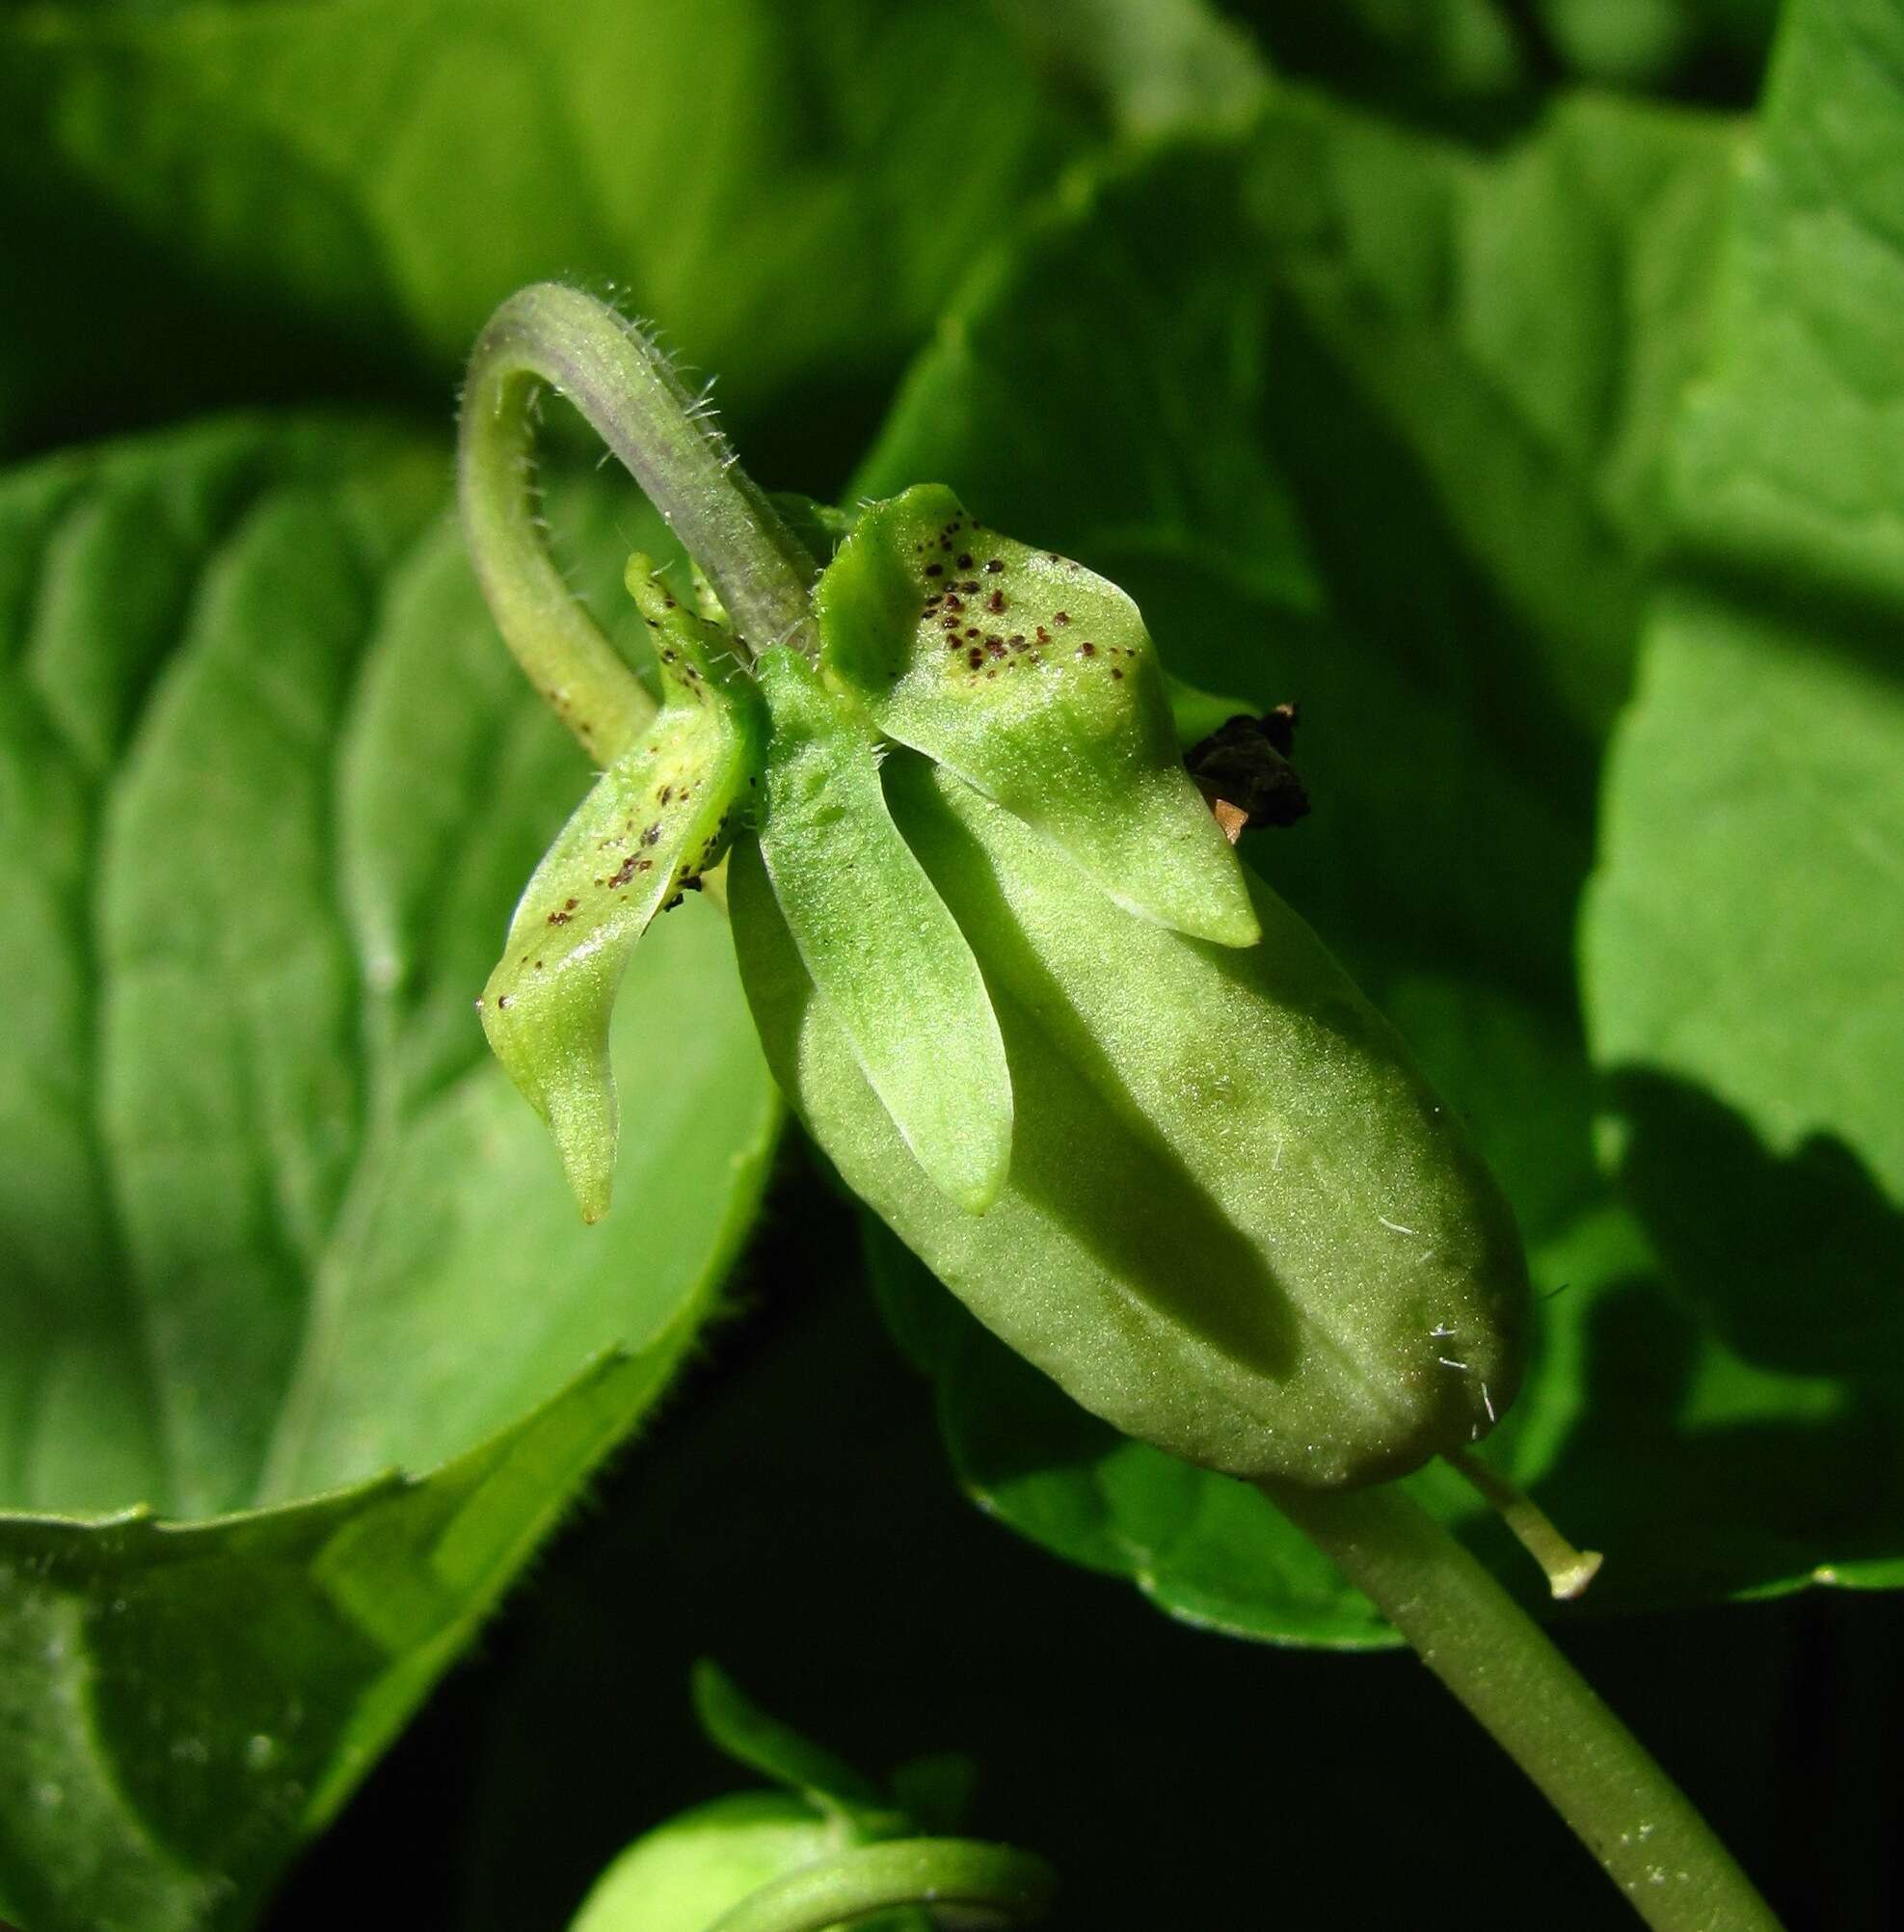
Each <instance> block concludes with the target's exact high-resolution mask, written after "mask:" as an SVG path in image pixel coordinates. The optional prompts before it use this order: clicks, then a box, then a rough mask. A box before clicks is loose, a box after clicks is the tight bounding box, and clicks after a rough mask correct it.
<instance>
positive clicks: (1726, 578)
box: [1674, 530, 1904, 684]
mask: <svg viewBox="0 0 1904 1932" xmlns="http://www.w3.org/2000/svg"><path fill="white" fill-rule="evenodd" d="M1784 536H1785V533H1784V532H1783V531H1770V530H1766V531H1756V532H1754V538H1755V548H1753V549H1752V550H1736V549H1726V550H1720V549H1718V548H1716V547H1715V548H1705V549H1702V550H1688V551H1683V552H1681V553H1680V554H1678V555H1677V556H1676V557H1675V558H1674V576H1675V582H1676V584H1677V585H1679V586H1683V589H1682V591H1681V594H1682V595H1691V596H1692V597H1694V598H1697V599H1698V600H1699V601H1700V602H1701V603H1702V604H1706V605H1709V606H1711V607H1713V608H1716V609H1718V610H1720V611H1722V612H1726V613H1731V612H1733V611H1737V610H1740V609H1743V611H1744V612H1745V614H1746V617H1747V620H1748V621H1749V622H1750V623H1751V624H1752V625H1753V626H1754V627H1755V628H1757V629H1758V630H1773V631H1779V632H1781V633H1783V637H1784V638H1786V639H1788V640H1790V642H1791V643H1792V645H1793V647H1794V648H1797V649H1802V650H1805V651H1808V652H1809V651H1817V652H1824V653H1830V654H1832V655H1835V656H1837V657H1843V658H1844V659H1846V660H1847V661H1848V662H1849V663H1852V664H1855V665H1856V666H1857V667H1858V668H1859V669H1860V670H1862V671H1864V672H1867V673H1869V674H1870V675H1871V676H1872V677H1877V678H1883V679H1885V680H1887V681H1888V682H1890V683H1891V684H1897V683H1899V682H1904V650H1900V649H1899V648H1898V641H1897V639H1898V604H1897V599H1896V597H1895V595H1894V594H1892V593H1891V592H1890V591H1888V590H1885V589H1881V588H1879V587H1877V586H1875V585H1864V584H1860V583H1858V582H1856V581H1854V580H1853V579H1852V578H1851V577H1848V576H1846V575H1845V574H1843V573H1841V572H1840V573H1838V574H1837V575H1832V574H1828V573H1826V572H1823V571H1821V570H1820V569H1819V568H1818V564H1817V561H1816V559H1815V558H1811V557H1807V556H1805V555H1803V554H1792V553H1789V552H1787V553H1784V554H1782V553H1781V550H1780V544H1781V542H1782V541H1783V539H1784ZM1732 621H1733V622H1734V623H1736V622H1737V621H1738V620H1737V619H1736V618H1733V619H1732Z"/></svg>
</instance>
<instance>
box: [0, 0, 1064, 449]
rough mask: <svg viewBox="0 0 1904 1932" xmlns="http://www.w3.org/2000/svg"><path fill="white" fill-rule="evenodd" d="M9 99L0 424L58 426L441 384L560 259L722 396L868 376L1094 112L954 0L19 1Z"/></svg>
mask: <svg viewBox="0 0 1904 1932" xmlns="http://www.w3.org/2000/svg"><path fill="white" fill-rule="evenodd" d="M927 73H929V74H930V76H931V81H930V85H929V86H928V85H923V84H922V82H921V76H922V75H923V74H927ZM0 122H4V124H5V125H6V126H7V128H8V141H7V144H6V147H5V148H4V150H0V184H3V185H4V193H0V206H4V207H5V209H6V210H7V213H6V216H5V218H4V224H5V225H4V228H0V246H4V252H5V254H6V255H7V256H8V258H10V259H16V260H31V261H33V262H34V263H35V264H36V272H35V274H34V275H33V276H32V277H31V278H28V279H27V280H26V281H25V282H23V283H22V285H21V287H20V289H19V290H18V291H17V294H18V299H17V300H15V301H13V302H10V303H9V304H8V305H7V311H6V315H5V318H4V322H0V369H4V370H5V372H6V376H7V381H6V383H5V385H4V393H3V394H0V412H4V413H5V415H4V416H0V421H4V420H6V419H7V418H11V419H12V422H13V425H15V426H16V427H17V429H18V430H19V431H21V432H23V433H26V434H37V435H39V436H42V437H43V436H45V435H47V434H48V433H49V432H60V431H64V428H65V421H66V417H67V415H68V414H69V413H71V412H74V411H77V412H79V413H80V414H81V415H82V416H83V419H84V420H86V421H87V422H90V423H101V424H106V425H112V424H117V423H119V422H122V421H124V420H127V419H131V420H141V421H143V420H147V419H149V418H150V417H151V416H153V414H154V413H155V412H156V411H158V410H165V411H168V412H175V411H177V410H179V409H180V407H181V404H189V403H191V402H203V403H217V402H222V401H227V400H231V399H247V400H249V399H252V398H255V397H268V398H279V397H282V396H285V395H301V396H307V397H308V396H309V395H311V394H312V393H313V392H317V393H335V392H337V391H338V390H340V389H341V390H344V391H347V392H355V393H363V392H364V391H366V390H369V389H377V390H389V389H391V388H392V387H395V386H398V385H401V386H404V387H405V388H407V389H409V390H410V391H411V392H412V393H413V394H414V395H415V396H416V398H417V399H418V400H419V401H422V402H425V403H426V404H427V406H428V407H429V408H431V409H432V410H433V411H441V410H442V407H443V403H444V399H445V397H446V395H447V390H446V388H445V385H446V384H447V383H448V382H449V381H451V380H453V378H454V375H455V373H456V371H457V370H458V369H460V367H461V365H462V362H463V360H464V357H465V356H466V355H467V353H468V350H469V343H470V341H471V340H472V339H473V337H474V335H475V334H476V331H477V330H478V328H480V326H481V325H482V323H483V321H484V319H485V318H486V317H487V316H488V315H489V313H490V312H491V310H492V309H495V307H496V304H497V303H498V302H500V301H501V300H502V299H503V297H505V296H507V295H508V294H510V293H511V292H512V291H513V290H515V289H517V288H519V287H521V286H523V285H524V284H526V283H528V282H536V281H539V280H543V279H547V278H549V277H551V276H554V277H559V278H562V279H565V280H569V281H580V282H595V283H597V284H606V285H608V286H611V287H612V288H613V289H614V291H615V292H616V293H617V294H618V296H619V297H620V298H621V299H622V300H623V301H624V302H626V303H627V304H628V305H629V306H630V308H631V309H633V310H635V311H636V312H638V313H640V314H642V315H644V316H648V317H652V318H654V319H655V320H656V321H657V322H658V323H659V324H661V325H662V326H663V327H665V328H666V329H667V330H668V331H669V332H670V335H671V336H672V338H673V339H676V340H678V341H680V342H681V343H682V344H683V345H684V347H686V348H688V349H689V350H690V351H691V353H692V354H693V356H694V357H695V359H696V360H697V362H699V363H700V364H701V365H702V366H703V367H704V368H707V369H710V370H719V371H720V372H721V379H722V384H723V388H722V395H723V398H724V399H725V400H726V403H727V405H728V407H729V409H730V412H731V413H732V414H733V415H735V416H737V417H759V416H762V415H763V414H764V412H765V411H766V410H767V409H768V408H769V407H770V406H772V405H774V404H776V403H784V401H785V400H786V398H788V397H789V396H790V394H791V393H793V392H794V390H795V389H796V386H797V385H799V384H801V383H802V382H814V383H818V384H820V385H823V386H825V388H826V389H827V392H828V393H829V394H831V393H832V392H833V391H834V390H835V389H838V388H841V387H846V388H847V389H848V393H853V394H856V391H854V390H853V389H851V388H850V386H852V385H865V386H866V387H867V388H868V389H872V382H870V381H869V379H870V378H871V379H872V381H876V380H877V377H878V375H879V374H880V373H881V372H882V371H884V370H885V369H888V368H890V367H892V366H894V365H896V364H897V362H898V359H899V357H901V356H902V355H903V354H904V353H906V351H907V350H909V349H910V347H911V346H912V345H913V343H914V342H915V341H917V340H918V339H919V338H920V337H921V336H922V335H924V334H925V331H926V329H927V328H928V327H929V324H930V322H931V319H932V317H933V315H934V313H935V311H936V309H937V308H938V306H939V304H940V302H941V301H942V300H943V298H944V296H945V295H946V293H947V292H948V291H949V290H950V289H951V287H952V285H953V284H954V283H955V282H956V281H957V280H958V278H959V277H960V276H961V275H962V274H963V273H964V272H965V270H966V269H967V267H968V266H969V265H970V263H971V262H972V261H973V259H974V258H975V256H976V255H979V253H980V252H982V251H983V250H985V249H987V248H989V247H990V246H991V245H992V243H993V241H994V239H995V237H996V236H997V234H998V233H999V232H1000V230H1001V229H1002V228H1004V226H1005V225H1006V223H1007V221H1008V220H1009V218H1010V216H1011V214H1012V212H1013V210H1014V209H1015V208H1016V207H1017V205H1018V204H1019V202H1020V201H1022V199H1023V198H1024V197H1025V195H1026V194H1027V193H1028V192H1030V191H1032V190H1033V189H1035V188H1037V187H1041V186H1042V184H1043V183H1044V181H1045V180H1046V179H1047V178H1048V177H1049V176H1050V174H1052V173H1053V172H1054V171H1055V170H1056V168H1057V167H1058V166H1059V164H1060V163H1061V162H1062V161H1063V160H1064V159H1065V158H1067V157H1068V156H1069V155H1071V154H1073V153H1075V152H1077V151H1079V149H1080V148H1082V147H1083V146H1084V145H1085V143H1086V141H1087V140H1088V138H1089V136H1090V134H1091V131H1092V130H1091V128H1090V126H1089V124H1088V122H1087V121H1086V118H1085V117H1084V116H1083V115H1081V114H1079V113H1077V112H1075V111H1074V110H1073V109H1072V108H1071V107H1070V106H1069V105H1068V104H1067V103H1066V102H1065V101H1064V100H1063V99H1061V98H1057V97H1054V96H1053V95H1052V94H1048V93H1045V92H1043V91H1041V89H1040V88H1039V86H1038V85H1037V82H1036V79H1035V77H1034V75H1033V74H1032V71H1031V70H1030V69H1029V68H1028V67H1027V66H1026V64H1025V62H1024V61H1023V60H1022V59H1020V58H1019V55H1018V43H1017V40H1016V37H1015V36H1014V35H1013V34H1012V33H1011V32H1010V31H1009V30H1008V29H1007V27H1006V24H1005V23H1004V22H1003V21H1001V20H999V19H996V18H994V17H993V16H992V15H991V13H989V11H988V10H982V9H981V10H977V11H975V10H973V9H971V8H969V7H966V6H963V5H961V4H959V0H927V4H925V5H923V6H912V7H907V8H905V9H902V10H895V9H892V8H890V7H886V6H883V5H881V4H879V0H848V4H846V5H845V6H843V7H839V8H835V9H831V10H828V11H826V12H824V13H821V14H819V15H817V16H815V17H812V18H809V19H804V20H802V21H801V22H800V23H799V28H798V31H797V32H795V31H793V30H792V28H791V24H790V23H789V21H788V20H787V18H786V17H785V15H784V13H782V11H781V10H780V9H778V8H776V7H774V6H773V5H771V4H768V0H719V4H716V5H712V6H710V5H708V4H706V0H651V4H647V5H644V6H642V7H640V8H639V9H630V8H629V7H627V6H625V5H623V4H621V0H577V4H575V5H569V6H564V7H561V8H559V9H547V8H528V9H524V8H523V7H521V6H518V5H514V4H506V3H505V0H391V4H385V5H382V6H380V7H379V9H378V13H377V19H376V24H375V28H374V31H366V28H365V25H364V22H363V21H362V19H361V18H360V17H359V16H357V15H356V14H354V13H351V12H350V11H349V10H348V9H347V8H343V9H340V8H336V7H330V6H314V7H288V8H283V7H257V6H253V5H248V4H243V0H225V4H217V0H213V4H206V5H199V6H194V7H193V8H191V9H190V13H189V31H188V30H186V29H185V27H184V25H183V22H182V18H181V16H180V15H179V14H178V13H175V12H174V11H173V10H169V9H156V10H155V9H151V8H147V7H99V6H90V5H77V4H69V5H65V6H46V7H40V8H35V9H32V10H29V11H24V12H22V11H19V10H9V11H8V13H7V14H6V16H5V18H4V20H0ZM822 269H823V272H820V271H821V270H822ZM128 285H134V286H137V287H138V288H139V290H140V300H139V302H138V303H137V304H136V305H135V304H130V303H128V302H127V301H126V299H125V291H126V288H127V286H128ZM871 407H872V403H871V401H870V400H869V402H868V403H867V404H865V405H863V406H862V405H859V404H858V403H857V402H855V403H854V405H853V406H851V407H849V408H848V410H847V411H846V415H847V417H848V419H849V421H850V422H851V424H852V429H851V433H852V434H853V435H854V436H857V435H858V434H860V433H861V427H860V426H861V424H862V422H863V421H864V420H865V417H864V415H863V413H862V412H863V409H870V408H871ZM802 415H803V416H805V415H807V412H806V411H805V409H804V408H803V410H802ZM850 453H851V451H850V447H849V448H848V449H847V450H846V451H845V452H843V459H844V458H845V457H849V456H850Z"/></svg>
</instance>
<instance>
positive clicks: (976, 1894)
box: [711, 1838, 1057, 1932]
mask: <svg viewBox="0 0 1904 1932" xmlns="http://www.w3.org/2000/svg"><path fill="white" fill-rule="evenodd" d="M1056 1889H1057V1888H1056V1881H1055V1880H1054V1879H1053V1877H1052V1872H1051V1867H1050V1866H1049V1865H1046V1864H1045V1862H1044V1861H1043V1860H1042V1859H1039V1858H1033V1857H1032V1854H1031V1853H1030V1852H1023V1851H1014V1850H1013V1849H1012V1848H1011V1847H1010V1846H1009V1845H988V1844H981V1843H979V1841H978V1840H977V1839H973V1838H903V1839H898V1840H896V1841H894V1842H892V1843H888V1844H874V1845H863V1846H861V1847H860V1848H859V1849H857V1850H855V1851H848V1852H842V1853H841V1854H840V1855H839V1856H838V1857H837V1858H829V1859H822V1860H820V1862H819V1863H818V1864H817V1865H804V1866H802V1867H801V1868H800V1869H799V1870H797V1871H791V1872H789V1873H788V1874H787V1876H786V1877H785V1878H777V1879H775V1880H774V1881H773V1882H772V1883H771V1884H770V1885H764V1886H762V1887H761V1889H760V1890H759V1891H758V1892H750V1893H749V1894H748V1895H747V1896H746V1897H745V1898H743V1899H742V1900H741V1901H740V1903H739V1904H738V1905H737V1906H735V1907H734V1908H733V1910H732V1911H730V1912H727V1913H725V1914H723V1915H722V1917H721V1918H719V1919H716V1920H715V1921H714V1923H713V1925H712V1927H711V1932H824V1928H826V1927H828V1926H832V1925H838V1924H840V1923H841V1922H842V1921H843V1920H845V1919H858V1918H862V1917H864V1916H865V1915H866V1914H867V1913H869V1912H890V1911H892V1910H894V1909H895V1908H896V1907H899V1906H905V1905H925V1906H957V1907H963V1908H965V1909H966V1910H968V1911H973V1910H976V1911H983V1912H988V1913H992V1914H996V1915H997V1916H998V1917H999V1918H1001V1919H1035V1918H1038V1917H1039V1916H1041V1915H1042V1913H1043V1912H1044V1910H1045V1907H1046V1906H1047V1905H1048V1904H1049V1903H1050V1901H1051V1895H1052V1893H1053V1892H1054V1891H1055V1890H1056Z"/></svg>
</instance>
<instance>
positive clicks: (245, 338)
mask: <svg viewBox="0 0 1904 1932" xmlns="http://www.w3.org/2000/svg"><path fill="white" fill-rule="evenodd" d="M4 173H5V171H4V167H0V176H4ZM267 178H268V177H267ZM6 201H7V207H6V214H5V218H4V223H0V255H3V256H4V258H5V259H6V260H7V262H8V264H9V295H8V303H7V307H8V309H9V311H10V312H9V313H8V315H7V316H6V318H5V319H4V321H0V366H8V367H11V368H13V369H14V370H15V371H19V372H24V371H29V370H30V371H31V374H32V378H33V380H32V382H31V383H30V384H22V385H21V387H20V389H19V390H18V393H17V395H16V396H15V398H14V400H13V406H12V407H11V408H10V409H8V410H7V411H6V412H4V413H0V440H4V443H5V453H6V455H7V457H8V458H9V460H13V459H16V458H20V457H25V456H31V455H34V454H37V453H39V452H40V451H41V450H43V449H46V448H50V447H53V446H55V445H59V444H65V443H81V442H86V441H89V440H91V439H94V438H97V437H103V436H118V435H123V434H128V433H130V432H133V431H136V430H142V429H149V428H154V427H158V426H160V425H162V424H166V423H170V422H176V421H179V420H181V419H184V418H187V417H190V416H196V415H198V414H200V413H201V412H203V411H213V410H227V409H239V408H249V407H255V406H265V405H270V406H295V407H300V408H305V409H309V408H311V407H314V406H318V405H321V404H323V403H325V402H327V401H349V402H354V403H370V404H378V405H383V406H387V407H390V408H395V409H401V410H407V411H408V412H409V413H410V414H411V415H413V416H420V417H423V418H425V419H427V420H430V421H436V422H442V424H444V425H447V424H448V423H449V422H450V420H451V419H452V416H453V414H454V409H455V400H456V398H455V383H454V381H453V380H451V379H449V378H446V377H445V376H444V375H443V374H442V372H440V371H438V370H435V369H433V368H432V367H431V366H430V365H429V363H428V362H427V361H426V360H425V359H424V358H423V357H422V356H421V355H420V354H419V353H418V351H417V349H416V345H415V343H414V342H413V340H412V338H411V336H410V334H409V331H408V330H407V329H405V328H404V327H403V326H402V325H401V324H400V322H399V321H398V320H397V318H396V315H395V311H394V309H393V306H392V305H391V303H390V302H389V297H388V294H387V292H386V291H385V290H383V289H381V288H379V287H377V286H375V285H374V284H370V283H366V284H365V285H364V286H363V287H362V289H361V290H360V291H359V293H358V297H357V299H356V300H355V301H354V302H350V303H348V304H346V305H344V306H345V308H346V309H348V312H349V313H350V315H351V326H350V327H349V328H348V329H347V330H339V329H338V328H336V327H335V324H334V322H333V321H331V320H330V319H327V317H325V316H320V315H319V314H317V313H314V312H311V311H309V310H305V311H301V310H300V309H299V307H298V305H297V303H296V302H295V300H292V299H289V298H287V296H286V294H285V292H284V291H283V290H282V289H280V288H270V289H268V290H267V291H266V292H260V288H259V287H258V286H257V285H255V283H253V282H246V281H243V280H234V279H232V278H230V277H228V276H223V275H220V274H219V273H217V272H216V271H215V270H212V269H210V268H208V267H202V266H198V265H194V264H191V263H189V262H184V261H181V260H180V259H179V256H178V255H177V253H176V252H175V251H173V250H168V249H163V248H158V247H154V246H153V245H152V244H151V243H149V242H147V240H145V239H144V238H143V237H142V236H141V235H140V234H139V233H138V232H137V231H136V230H135V229H134V228H132V227H131V225H130V224H128V223H127V222H126V221H125V220H124V219H123V218H122V217H121V216H119V215H117V214H116V213H114V212H113V211H112V210H110V209H109V208H107V207H105V206H103V205H99V204H97V203H96V202H95V201H91V200H89V198H88V196H87V195H86V194H85V193H84V192H83V191H82V190H81V189H80V187H79V186H78V184H76V183H73V182H70V181H62V182H61V183H60V185H59V188H58V190H57V192H54V191H51V190H49V189H48V187H47V185H46V184H45V183H44V182H43V181H36V182H35V183H34V184H33V186H32V187H31V189H30V190H28V191H20V190H18V189H12V190H9V191H8V193H7V196H6Z"/></svg>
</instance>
